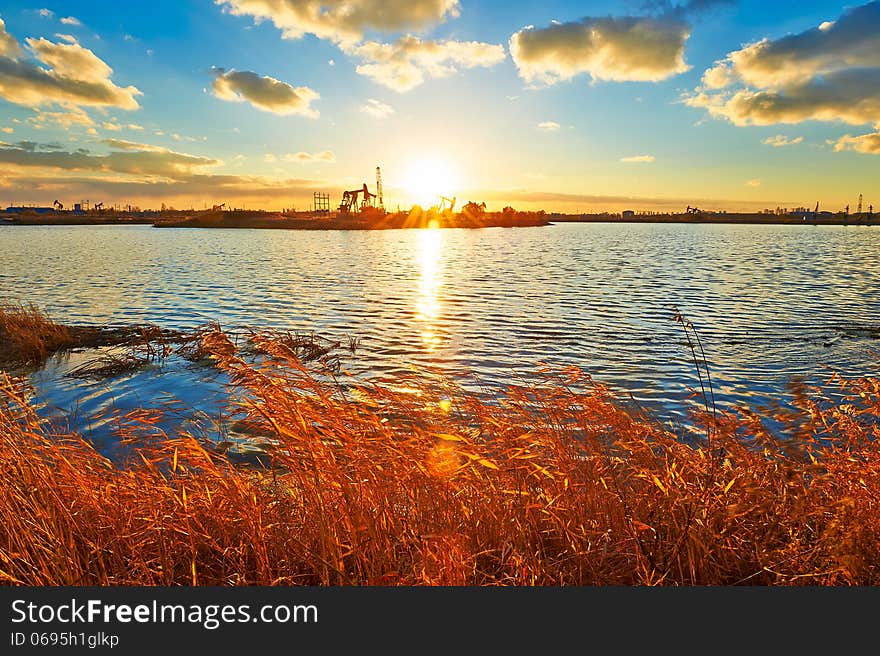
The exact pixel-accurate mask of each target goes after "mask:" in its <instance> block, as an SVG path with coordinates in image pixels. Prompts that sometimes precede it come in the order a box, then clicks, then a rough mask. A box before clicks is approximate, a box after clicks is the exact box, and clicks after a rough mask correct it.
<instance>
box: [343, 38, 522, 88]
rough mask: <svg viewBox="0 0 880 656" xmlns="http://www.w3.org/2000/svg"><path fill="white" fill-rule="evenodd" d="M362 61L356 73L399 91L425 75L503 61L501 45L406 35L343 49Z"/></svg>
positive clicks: (415, 85) (503, 55) (504, 55)
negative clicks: (392, 39)
mask: <svg viewBox="0 0 880 656" xmlns="http://www.w3.org/2000/svg"><path fill="white" fill-rule="evenodd" d="M346 52H347V53H348V54H350V55H354V56H356V57H359V58H360V59H361V60H362V61H363V62H364V63H362V64H361V65H359V66H358V67H357V69H356V70H357V72H358V73H359V74H361V75H365V76H367V77H369V78H371V79H372V80H374V81H376V82H378V83H379V84H383V85H385V86H386V87H388V88H390V89H393V90H394V91H397V92H398V93H403V92H405V91H409V90H410V89H413V88H415V87H417V86H419V85H420V84H422V83H423V82H424V81H425V76H428V77H446V76H449V75H452V74H453V73H455V72H456V71H458V70H459V69H462V68H475V67H478V66H481V67H491V66H494V65H496V64H498V63H499V62H502V61H504V58H505V57H506V54H505V52H504V46H501V45H494V44H491V43H481V42H479V41H430V40H428V41H423V40H421V39H419V38H418V37H415V36H412V35H406V36H403V37H401V38H400V39H398V40H397V41H396V42H395V43H378V42H376V41H368V42H366V43H362V44H360V45H358V46H352V47H349V48H347V49H346Z"/></svg>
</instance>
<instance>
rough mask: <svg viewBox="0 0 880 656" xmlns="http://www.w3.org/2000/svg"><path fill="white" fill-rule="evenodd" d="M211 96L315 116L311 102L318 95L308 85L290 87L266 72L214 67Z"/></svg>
mask: <svg viewBox="0 0 880 656" xmlns="http://www.w3.org/2000/svg"><path fill="white" fill-rule="evenodd" d="M213 72H214V85H213V88H214V95H215V96H217V97H218V98H221V99H223V100H230V101H234V102H249V103H250V104H251V105H253V106H254V107H256V108H257V109H261V110H263V111H264V112H272V113H274V114H299V115H301V116H307V117H309V118H318V110H316V109H313V108H312V107H311V104H312V102H313V101H315V100H318V99H319V98H320V97H321V96H320V95H319V94H318V92H317V91H313V90H312V89H310V88H308V87H293V86H291V85H289V84H287V83H286V82H282V81H280V80H276V79H275V78H273V77H269V76H268V75H258V74H257V73H253V72H251V71H236V70H228V71H227V70H225V69H222V68H215V69H214V71H213Z"/></svg>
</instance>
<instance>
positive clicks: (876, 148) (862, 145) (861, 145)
mask: <svg viewBox="0 0 880 656" xmlns="http://www.w3.org/2000/svg"><path fill="white" fill-rule="evenodd" d="M834 150H835V151H837V152H841V151H844V150H852V151H855V152H857V153H863V154H865V155H880V132H872V133H870V134H862V135H859V136H856V137H852V136H850V135H848V134H845V135H843V136H842V137H841V138H840V139H838V140H837V142H836V143H835V144H834Z"/></svg>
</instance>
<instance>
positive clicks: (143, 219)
mask: <svg viewBox="0 0 880 656" xmlns="http://www.w3.org/2000/svg"><path fill="white" fill-rule="evenodd" d="M554 223H690V224H719V225H730V224H733V225H839V226H848V225H853V226H856V225H880V218H878V215H876V214H867V213H863V214H844V213H836V214H832V213H830V212H826V213H819V214H814V213H812V212H799V213H789V214H767V213H757V212H755V213H744V212H743V213H740V212H695V213H691V212H687V213H670V214H633V215H626V216H623V215H621V214H613V213H600V214H561V213H547V212H543V211H541V212H516V211H513V212H510V211H505V212H482V213H479V214H476V215H474V214H466V213H451V212H445V213H439V212H435V211H431V210H427V211H421V210H420V211H410V212H395V213H387V214H386V213H381V212H378V211H367V212H363V213H356V214H355V213H353V214H343V213H339V214H337V213H330V214H323V215H320V214H314V213H309V212H298V213H292V214H282V213H277V212H264V211H260V210H252V211H244V210H233V211H201V212H191V211H190V212H182V211H173V212H140V213H105V214H80V215H75V214H70V213H60V212H59V213H43V214H24V213H20V214H0V225H11V226H52V225H59V226H77V225H91V226H94V225H152V226H154V227H156V228H244V229H247V228H250V229H277V230H388V229H406V228H428V227H435V228H492V227H506V228H513V227H537V226H546V225H550V224H554Z"/></svg>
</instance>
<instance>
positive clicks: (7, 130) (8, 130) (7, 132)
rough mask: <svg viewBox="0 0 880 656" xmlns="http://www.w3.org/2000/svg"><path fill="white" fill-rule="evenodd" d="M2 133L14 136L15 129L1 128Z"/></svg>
mask: <svg viewBox="0 0 880 656" xmlns="http://www.w3.org/2000/svg"><path fill="white" fill-rule="evenodd" d="M0 132H5V133H6V134H12V133H13V132H15V128H10V127H5V128H0Z"/></svg>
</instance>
